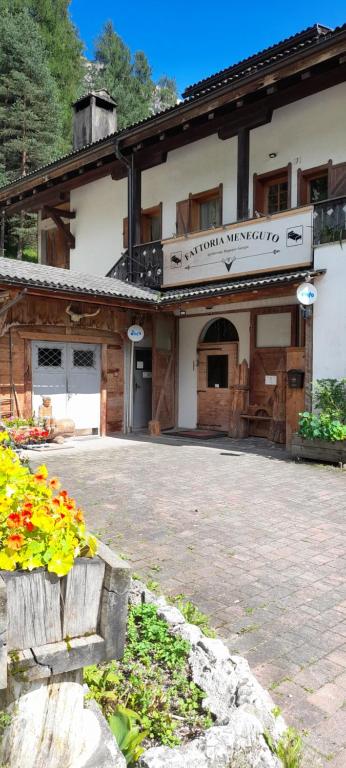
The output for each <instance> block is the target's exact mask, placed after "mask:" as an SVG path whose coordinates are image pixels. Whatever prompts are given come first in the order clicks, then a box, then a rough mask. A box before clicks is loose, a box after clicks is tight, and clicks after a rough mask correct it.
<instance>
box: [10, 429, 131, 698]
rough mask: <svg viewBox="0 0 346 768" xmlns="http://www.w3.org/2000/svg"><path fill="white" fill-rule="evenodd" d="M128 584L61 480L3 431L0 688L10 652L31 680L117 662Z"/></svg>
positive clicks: (16, 670)
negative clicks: (33, 466)
mask: <svg viewBox="0 0 346 768" xmlns="http://www.w3.org/2000/svg"><path fill="white" fill-rule="evenodd" d="M129 584H130V573H129V568H128V566H127V564H126V563H124V562H123V561H122V560H120V559H119V558H117V556H116V555H115V554H114V553H113V552H111V550H109V549H108V548H107V547H105V546H104V545H103V544H101V542H97V541H96V539H95V538H94V537H93V536H91V535H90V534H89V533H88V532H87V530H86V526H85V522H84V515H83V512H82V510H81V509H80V508H79V507H78V506H77V504H76V502H75V500H74V499H73V498H71V496H70V495H69V494H68V492H67V491H66V490H64V489H62V488H61V486H60V482H59V480H58V479H57V478H54V477H53V478H49V477H48V472H47V469H46V467H45V466H41V467H39V468H38V469H37V470H36V472H34V473H32V472H31V471H30V469H29V467H28V466H25V465H23V464H22V462H21V461H20V458H19V456H18V455H17V454H16V452H15V451H14V450H13V449H12V448H11V446H10V445H9V443H8V436H7V434H6V433H5V432H2V433H0V625H1V628H2V629H1V631H2V632H3V633H4V637H5V640H4V645H3V647H2V649H1V650H0V688H5V687H6V681H7V657H8V654H9V656H10V660H11V661H10V671H11V672H12V674H23V673H24V672H25V674H27V675H29V679H30V680H34V679H36V678H42V677H50V676H51V675H54V674H59V673H62V672H67V671H70V670H74V669H79V668H82V667H83V666H84V665H85V664H86V663H96V662H98V661H101V660H105V659H110V658H119V656H120V655H121V654H122V651H123V646H124V638H125V630H126V615H127V594H128V590H129ZM91 659H92V660H93V661H91Z"/></svg>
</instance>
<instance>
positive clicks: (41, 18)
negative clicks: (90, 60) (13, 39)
mask: <svg viewBox="0 0 346 768" xmlns="http://www.w3.org/2000/svg"><path fill="white" fill-rule="evenodd" d="M70 4H71V2H70V0H54V1H52V0H0V11H2V12H4V11H7V12H10V14H11V15H12V16H13V17H14V18H20V17H18V15H17V14H18V12H23V11H26V12H27V13H28V14H29V15H30V17H31V19H33V21H34V22H35V23H36V26H37V28H38V30H39V35H40V46H41V47H43V48H44V51H45V62H46V64H47V66H48V68H49V73H50V75H51V76H52V77H53V79H54V81H55V84H56V89H57V103H58V105H59V108H60V113H61V118H62V120H61V125H60V132H59V145H58V154H60V153H62V152H64V151H68V150H69V148H70V146H71V127H72V112H71V104H72V103H73V101H74V100H75V99H76V98H77V93H78V90H79V88H80V83H81V81H82V78H83V74H84V68H83V60H82V51H83V44H82V42H81V40H80V37H79V34H78V31H77V29H76V28H75V26H74V24H73V23H72V21H71V17H70V13H69V6H70ZM42 164H43V161H42V162H41V163H40V165H42Z"/></svg>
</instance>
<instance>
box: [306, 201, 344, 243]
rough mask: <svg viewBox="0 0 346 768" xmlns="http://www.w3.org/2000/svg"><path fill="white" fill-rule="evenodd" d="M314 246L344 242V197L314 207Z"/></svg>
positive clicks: (316, 204)
mask: <svg viewBox="0 0 346 768" xmlns="http://www.w3.org/2000/svg"><path fill="white" fill-rule="evenodd" d="M313 216H314V245H321V244H322V243H333V242H341V241H342V240H346V197H338V198H334V199H333V200H324V201H323V202H322V203H315V206H314V214H313Z"/></svg>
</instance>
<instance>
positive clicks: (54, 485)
mask: <svg viewBox="0 0 346 768" xmlns="http://www.w3.org/2000/svg"><path fill="white" fill-rule="evenodd" d="M60 485H61V483H60V481H59V480H58V478H57V477H51V479H50V481H49V486H50V488H53V490H54V491H57V490H58V488H60Z"/></svg>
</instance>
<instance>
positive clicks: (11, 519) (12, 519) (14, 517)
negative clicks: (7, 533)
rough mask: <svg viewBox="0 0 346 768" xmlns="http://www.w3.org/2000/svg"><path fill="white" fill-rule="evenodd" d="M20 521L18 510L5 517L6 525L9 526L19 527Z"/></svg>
mask: <svg viewBox="0 0 346 768" xmlns="http://www.w3.org/2000/svg"><path fill="white" fill-rule="evenodd" d="M21 523H22V519H21V516H20V515H19V514H18V512H12V513H11V514H10V515H9V516H8V518H7V525H8V527H9V528H19V526H20V525H21Z"/></svg>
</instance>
